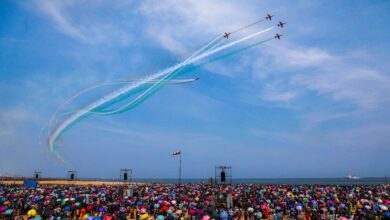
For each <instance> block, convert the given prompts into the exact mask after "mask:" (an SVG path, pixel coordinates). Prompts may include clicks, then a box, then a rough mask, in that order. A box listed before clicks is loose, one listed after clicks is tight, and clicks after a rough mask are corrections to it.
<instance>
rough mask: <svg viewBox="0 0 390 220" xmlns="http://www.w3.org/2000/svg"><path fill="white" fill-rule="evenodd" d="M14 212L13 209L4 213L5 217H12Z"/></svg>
mask: <svg viewBox="0 0 390 220" xmlns="http://www.w3.org/2000/svg"><path fill="white" fill-rule="evenodd" d="M13 212H14V210H13V209H8V210H6V211H5V212H4V215H11V214H12V213H13Z"/></svg>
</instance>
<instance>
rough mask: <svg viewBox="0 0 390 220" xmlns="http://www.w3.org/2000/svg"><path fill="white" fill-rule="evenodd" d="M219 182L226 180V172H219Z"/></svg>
mask: <svg viewBox="0 0 390 220" xmlns="http://www.w3.org/2000/svg"><path fill="white" fill-rule="evenodd" d="M221 182H226V174H225V172H224V171H222V172H221Z"/></svg>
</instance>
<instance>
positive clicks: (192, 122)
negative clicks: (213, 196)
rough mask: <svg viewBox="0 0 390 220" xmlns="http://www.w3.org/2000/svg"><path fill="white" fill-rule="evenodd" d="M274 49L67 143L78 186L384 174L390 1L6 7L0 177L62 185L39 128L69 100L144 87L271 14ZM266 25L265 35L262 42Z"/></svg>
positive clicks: (85, 124)
mask: <svg viewBox="0 0 390 220" xmlns="http://www.w3.org/2000/svg"><path fill="white" fill-rule="evenodd" d="M267 13H271V14H275V15H276V16H275V18H276V19H277V20H279V19H281V20H284V21H286V22H287V27H286V28H285V29H284V30H283V34H284V38H283V40H281V41H271V42H269V43H267V44H264V45H261V46H259V47H256V48H254V49H251V50H248V51H246V52H244V53H241V54H238V55H236V56H234V57H231V58H228V59H224V60H221V61H219V62H217V63H213V64H211V65H209V66H207V67H205V68H202V69H199V70H197V71H195V72H193V73H189V74H187V75H185V76H183V78H193V77H200V78H201V80H199V81H197V82H196V83H192V84H186V85H168V86H166V87H164V88H163V89H162V90H160V91H159V92H158V93H157V94H155V95H154V96H152V97H151V98H150V99H148V100H147V101H146V102H144V103H142V105H140V106H138V107H136V108H134V109H132V110H130V111H128V112H125V113H123V114H120V115H115V116H93V117H89V118H87V119H86V120H84V121H82V122H81V123H79V124H77V125H76V126H75V127H73V128H72V129H71V130H69V131H68V132H67V133H66V134H65V135H64V146H63V147H62V148H61V150H60V151H61V153H62V155H64V157H65V158H66V159H67V160H68V161H69V162H70V163H71V164H72V165H73V167H74V169H77V170H78V171H79V176H80V177H106V178H112V177H117V176H118V175H119V169H120V168H124V167H130V168H132V169H133V172H134V177H157V178H162V177H176V176H177V165H178V161H177V160H176V159H177V158H172V157H170V156H169V153H170V152H173V151H174V150H176V149H181V150H182V151H183V176H184V177H187V178H189V177H194V178H196V177H201V178H207V177H210V176H212V175H213V172H214V169H213V167H214V165H218V164H229V165H232V167H233V172H234V175H235V177H253V178H256V177H257V178H278V177H340V176H345V175H348V174H354V175H359V176H384V175H390V173H389V170H390V169H389V168H390V162H389V161H390V160H389V155H390V135H389V134H390V112H389V106H390V95H389V94H390V73H389V69H390V64H389V62H388V60H390V54H389V51H390V41H389V39H390V28H388V21H390V2H389V1H379V0H372V1H352V0H348V1H334V0H332V1H331V0H325V1H313V0H297V1H294V2H287V1H282V0H272V1H264V0H244V1H222V0H221V1H219V0H218V1H217V0H215V1H208V0H185V1H174V0H167V1H158V0H147V1H124V0H118V1H115V2H114V3H112V2H111V1H94V2H90V1H75V0H68V1H46V0H34V1H1V3H0V51H1V53H0V91H1V93H0V100H1V102H0V107H1V111H0V173H2V174H14V175H32V173H33V171H34V170H41V171H42V172H43V175H44V176H57V177H64V176H66V172H67V170H68V169H69V168H68V167H67V166H65V165H64V164H62V163H61V162H59V161H58V160H56V159H55V157H53V156H52V155H51V154H50V153H48V152H47V148H46V147H43V146H40V145H39V133H40V130H41V128H42V127H43V126H45V124H47V122H48V120H49V119H50V116H51V115H52V113H53V112H54V111H55V110H56V108H57V107H58V106H59V105H60V104H61V103H63V102H64V101H65V100H66V99H67V98H69V97H70V96H71V95H73V94H75V93H77V92H78V91H80V90H82V89H84V88H86V87H88V86H90V85H94V84H96V83H99V82H103V81H106V80H111V79H118V78H124V77H142V76H147V75H149V74H152V73H154V72H156V71H158V70H161V69H163V68H165V67H169V66H171V65H173V64H175V63H177V62H180V61H181V60H183V59H185V58H186V57H188V56H190V55H191V53H193V52H194V51H195V50H196V49H197V48H199V47H200V46H201V45H203V44H204V43H206V42H207V41H209V40H211V39H213V38H214V37H215V36H217V35H218V34H221V33H223V32H225V31H228V30H234V29H235V28H237V27H240V26H242V25H245V24H248V23H251V22H253V21H255V20H257V19H259V18H262V17H264V15H265V14H267ZM266 27H268V24H266V23H262V24H259V25H258V26H256V28H254V30H249V31H248V33H250V32H252V31H256V30H260V29H262V28H266Z"/></svg>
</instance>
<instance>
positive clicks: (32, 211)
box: [27, 209, 37, 217]
mask: <svg viewBox="0 0 390 220" xmlns="http://www.w3.org/2000/svg"><path fill="white" fill-rule="evenodd" d="M36 214H37V211H36V210H35V209H30V210H28V212H27V215H28V216H29V217H34V216H35V215H36Z"/></svg>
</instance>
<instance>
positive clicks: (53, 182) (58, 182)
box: [0, 180, 141, 186]
mask: <svg viewBox="0 0 390 220" xmlns="http://www.w3.org/2000/svg"><path fill="white" fill-rule="evenodd" d="M0 182H1V183H4V184H18V185H22V184H23V180H2V181H0ZM38 183H39V184H40V185H77V186H86V185H95V186H102V185H111V186H112V185H127V184H137V185H138V184H141V183H134V182H132V183H129V182H112V181H94V180H75V181H68V180H38Z"/></svg>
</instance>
